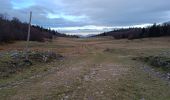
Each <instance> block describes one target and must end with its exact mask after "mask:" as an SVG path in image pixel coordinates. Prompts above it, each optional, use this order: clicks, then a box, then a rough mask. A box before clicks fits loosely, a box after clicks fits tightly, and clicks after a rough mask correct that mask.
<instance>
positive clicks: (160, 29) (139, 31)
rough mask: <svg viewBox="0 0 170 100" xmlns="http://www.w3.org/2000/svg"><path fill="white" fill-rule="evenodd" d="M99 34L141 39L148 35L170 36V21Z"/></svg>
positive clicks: (116, 37)
mask: <svg viewBox="0 0 170 100" xmlns="http://www.w3.org/2000/svg"><path fill="white" fill-rule="evenodd" d="M96 36H97V37H98V36H112V37H114V38H115V39H124V38H127V39H139V38H148V37H161V36H170V22H167V23H163V24H159V25H157V24H156V23H155V24H153V25H152V26H149V27H146V28H127V29H123V28H122V29H117V30H113V31H110V32H104V33H102V34H99V35H96Z"/></svg>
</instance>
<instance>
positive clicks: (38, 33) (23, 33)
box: [0, 15, 77, 42]
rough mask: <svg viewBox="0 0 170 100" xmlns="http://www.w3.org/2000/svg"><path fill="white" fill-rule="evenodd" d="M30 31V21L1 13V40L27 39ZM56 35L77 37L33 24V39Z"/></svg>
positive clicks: (50, 37)
mask: <svg viewBox="0 0 170 100" xmlns="http://www.w3.org/2000/svg"><path fill="white" fill-rule="evenodd" d="M27 32H28V23H23V22H21V21H20V20H19V19H18V18H16V17H14V18H13V19H12V20H9V19H7V18H6V17H5V16H4V15H0V42H12V41H16V40H26V38H27ZM53 36H56V37H77V36H71V35H66V34H61V33H59V32H57V31H54V30H50V29H46V28H43V27H41V26H38V25H32V26H31V37H30V40H31V41H44V40H45V39H52V37H53Z"/></svg>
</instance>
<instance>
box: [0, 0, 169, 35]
mask: <svg viewBox="0 0 170 100" xmlns="http://www.w3.org/2000/svg"><path fill="white" fill-rule="evenodd" d="M0 9H1V10H0V13H1V14H6V15H7V16H8V17H18V18H19V19H20V20H21V21H23V22H28V19H29V18H28V17H29V12H30V11H32V12H33V18H32V19H33V20H32V24H34V25H40V26H43V27H46V28H51V29H55V30H57V31H59V32H63V33H68V34H80V35H87V34H98V33H101V32H104V31H110V30H113V29H114V28H122V27H144V26H148V25H151V24H153V23H155V22H156V23H163V22H167V21H170V0H0Z"/></svg>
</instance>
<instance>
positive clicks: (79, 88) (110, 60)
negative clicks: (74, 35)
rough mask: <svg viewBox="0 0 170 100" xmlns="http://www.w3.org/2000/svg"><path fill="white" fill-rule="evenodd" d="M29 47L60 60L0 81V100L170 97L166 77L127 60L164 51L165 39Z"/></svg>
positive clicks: (169, 48) (169, 43) (169, 41)
mask: <svg viewBox="0 0 170 100" xmlns="http://www.w3.org/2000/svg"><path fill="white" fill-rule="evenodd" d="M24 47H25V42H15V43H13V44H8V45H0V51H10V50H23V49H24ZM30 47H31V50H40V51H49V50H50V51H53V52H56V53H59V54H61V55H63V56H64V60H62V61H55V62H51V63H47V64H41V63H38V64H36V65H35V66H32V67H31V69H27V70H24V71H23V72H20V73H17V74H15V75H13V76H11V77H9V78H7V79H0V85H2V84H6V86H4V87H2V88H1V89H0V99H1V100H170V95H169V94H170V84H169V83H168V81H166V80H164V79H162V78H159V77H157V76H155V75H154V74H152V73H150V72H149V71H145V70H144V69H143V66H145V65H146V64H145V63H143V62H139V61H135V60H132V58H134V57H140V56H150V55H157V54H160V53H162V52H170V38H164V37H163V38H146V39H140V40H114V39H112V38H108V37H103V38H88V39H71V38H69V39H68V38H57V39H55V40H54V41H53V42H45V43H38V42H31V43H30ZM11 82H12V84H11ZM13 83H15V84H13ZM17 83H18V84H17Z"/></svg>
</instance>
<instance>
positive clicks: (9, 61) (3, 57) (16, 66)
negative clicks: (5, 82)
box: [0, 51, 63, 78]
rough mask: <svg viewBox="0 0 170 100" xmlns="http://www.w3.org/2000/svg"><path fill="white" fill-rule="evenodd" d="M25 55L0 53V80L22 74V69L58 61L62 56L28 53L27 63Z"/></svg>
mask: <svg viewBox="0 0 170 100" xmlns="http://www.w3.org/2000/svg"><path fill="white" fill-rule="evenodd" d="M25 55H26V53H25V52H23V51H10V52H1V53H0V73H1V74H0V78H6V77H9V76H10V75H12V74H14V73H17V72H22V71H23V70H24V69H27V68H30V66H32V65H35V64H37V63H48V62H51V61H53V60H57V59H58V60H59V59H61V58H62V57H63V56H61V55H59V54H56V53H54V52H42V51H30V52H28V56H29V61H28V60H25Z"/></svg>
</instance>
